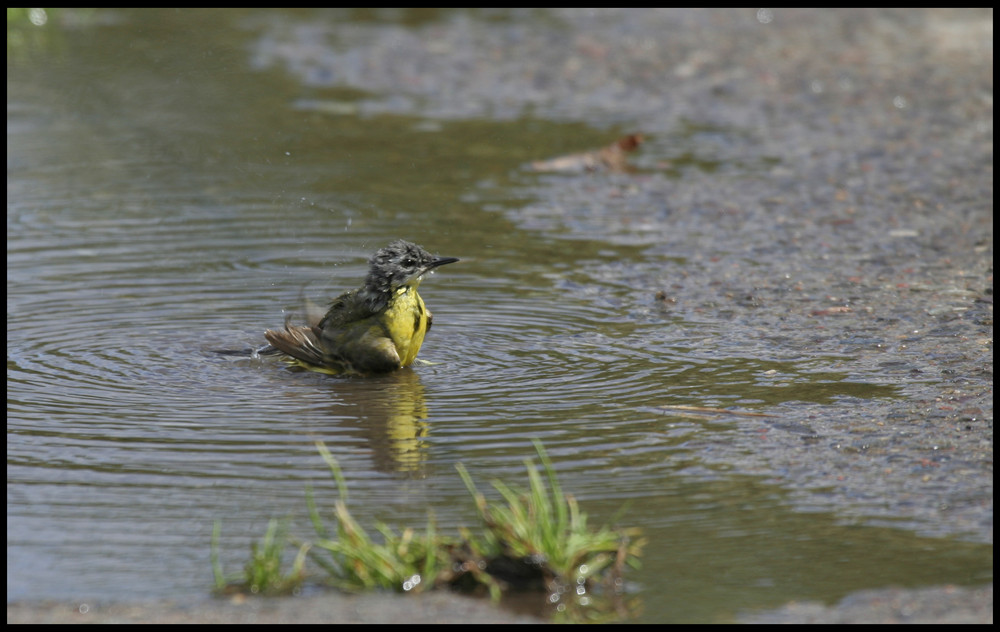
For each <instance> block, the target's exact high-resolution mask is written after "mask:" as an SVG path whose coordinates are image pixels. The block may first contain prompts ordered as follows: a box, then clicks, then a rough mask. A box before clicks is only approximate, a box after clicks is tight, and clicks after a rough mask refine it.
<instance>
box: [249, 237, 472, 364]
mask: <svg viewBox="0 0 1000 632" xmlns="http://www.w3.org/2000/svg"><path fill="white" fill-rule="evenodd" d="M456 261H458V259H456V258H455V257H435V256H433V255H431V254H430V253H429V252H427V251H426V250H424V249H423V248H421V247H420V246H418V245H416V244H413V243H410V242H408V241H404V240H402V239H398V240H396V241H394V242H392V243H391V244H389V245H388V246H386V247H385V248H382V249H380V250H379V251H378V252H376V253H375V254H374V255H373V256H372V258H371V259H370V260H369V262H368V265H369V268H368V276H367V277H365V283H364V285H363V286H362V287H360V288H359V289H356V290H351V291H350V292H346V293H344V294H341V295H340V296H338V297H337V298H336V299H334V300H333V302H332V303H331V304H330V308H329V309H328V310H327V312H326V315H324V316H323V317H322V318H320V319H318V321H317V322H313V323H310V324H306V325H289V324H287V323H286V324H285V328H284V329H281V330H273V329H268V330H267V331H265V332H264V337H265V338H267V341H268V342H269V343H270V345H269V346H267V347H264V348H263V349H259V350H258V351H257V352H258V353H261V354H270V353H281V354H284V355H285V356H286V357H287V358H288V359H289V360H290V361H291V362H292V364H295V365H298V366H300V367H303V368H306V369H309V370H312V371H319V372H323V373H334V374H352V373H353V374H373V373H387V372H389V371H395V370H396V369H399V368H402V367H406V366H409V365H411V364H412V363H413V361H414V360H415V359H416V358H417V352H418V351H420V346H421V345H422V344H423V342H424V336H425V335H426V334H427V331H428V330H430V328H431V322H432V316H431V313H430V311H428V310H427V307H426V306H425V305H424V300H423V299H422V298H420V295H419V294H418V293H417V287H419V286H420V282H421V281H422V280H423V278H424V275H425V274H427V273H429V272H431V271H433V270H434V269H436V268H438V267H440V266H443V265H446V264H449V263H455V262H456Z"/></svg>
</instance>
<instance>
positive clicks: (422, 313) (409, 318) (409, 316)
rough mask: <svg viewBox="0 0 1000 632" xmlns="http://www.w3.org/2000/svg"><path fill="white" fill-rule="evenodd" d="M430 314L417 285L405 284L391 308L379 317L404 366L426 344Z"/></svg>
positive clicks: (413, 358)
mask: <svg viewBox="0 0 1000 632" xmlns="http://www.w3.org/2000/svg"><path fill="white" fill-rule="evenodd" d="M428 317H429V314H428V312H427V307H426V306H424V300H423V299H422V298H420V295H419V294H417V289H416V287H411V286H404V287H401V288H399V289H398V290H397V291H396V296H395V298H394V299H393V301H392V302H391V303H390V305H389V308H388V309H387V310H385V312H383V313H382V315H381V316H380V317H379V319H380V320H381V321H382V326H383V327H384V328H385V330H386V332H387V333H388V334H389V338H390V339H392V343H393V344H394V345H395V346H396V352H397V353H398V354H399V361H400V364H401V365H402V366H410V365H411V364H413V361H414V360H416V359H417V352H419V351H420V346H421V345H422V344H424V335H425V334H426V333H427V321H428Z"/></svg>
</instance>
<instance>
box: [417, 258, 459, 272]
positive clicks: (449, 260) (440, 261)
mask: <svg viewBox="0 0 1000 632" xmlns="http://www.w3.org/2000/svg"><path fill="white" fill-rule="evenodd" d="M456 261H458V258H457V257H438V258H437V259H435V260H434V261H431V262H430V263H429V264H427V268H426V269H425V270H424V271H425V272H430V271H431V270H433V269H434V268H438V267H440V266H443V265H445V264H448V263H455V262H456Z"/></svg>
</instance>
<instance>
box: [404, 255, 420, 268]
mask: <svg viewBox="0 0 1000 632" xmlns="http://www.w3.org/2000/svg"><path fill="white" fill-rule="evenodd" d="M416 264H417V262H416V261H414V260H413V259H410V258H409V257H407V258H406V259H403V265H404V266H406V267H407V268H412V267H413V266H415V265H416Z"/></svg>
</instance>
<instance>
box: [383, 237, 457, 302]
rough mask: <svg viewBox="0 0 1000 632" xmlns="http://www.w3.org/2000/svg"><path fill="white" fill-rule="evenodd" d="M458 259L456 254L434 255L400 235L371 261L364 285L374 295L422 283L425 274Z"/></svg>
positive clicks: (384, 294) (385, 294)
mask: <svg viewBox="0 0 1000 632" xmlns="http://www.w3.org/2000/svg"><path fill="white" fill-rule="evenodd" d="M456 261H458V259H456V258H455V257H435V256H434V255H432V254H431V253H429V252H427V251H426V250H424V249H423V248H421V247H420V246H418V245H416V244H414V243H410V242H408V241H404V240H402V239H397V240H396V241H394V242H392V243H391V244H389V245H388V246H386V247H385V248H381V249H379V251H378V252H376V253H375V254H374V255H373V256H372V258H371V259H370V260H369V261H368V265H369V268H368V278H367V279H365V289H366V290H367V291H368V293H369V294H370V295H373V296H388V295H391V294H392V292H395V291H396V290H398V289H399V288H401V287H404V286H412V287H416V286H418V285H420V281H421V280H422V279H423V276H424V275H425V274H427V273H428V272H430V271H432V270H434V268H437V267H439V266H443V265H445V264H448V263H455V262H456Z"/></svg>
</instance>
